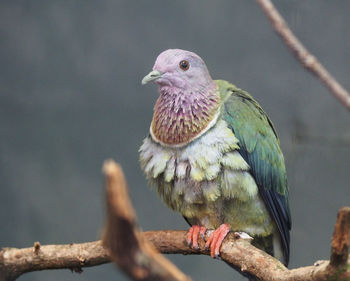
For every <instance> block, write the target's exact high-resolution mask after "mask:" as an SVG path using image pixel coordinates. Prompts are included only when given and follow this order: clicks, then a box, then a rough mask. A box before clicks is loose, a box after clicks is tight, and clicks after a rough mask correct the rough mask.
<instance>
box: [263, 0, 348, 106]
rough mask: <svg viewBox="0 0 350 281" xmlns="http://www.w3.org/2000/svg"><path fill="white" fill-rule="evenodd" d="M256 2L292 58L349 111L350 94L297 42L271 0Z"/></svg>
mask: <svg viewBox="0 0 350 281" xmlns="http://www.w3.org/2000/svg"><path fill="white" fill-rule="evenodd" d="M257 2H258V3H259V5H260V6H261V8H262V9H263V11H264V12H265V14H266V16H267V17H268V18H269V20H270V21H271V24H272V26H273V28H274V29H275V31H276V32H277V34H278V35H279V36H280V37H281V38H282V40H283V41H284V43H285V44H286V45H287V47H288V48H289V50H291V51H292V53H293V54H294V56H295V57H296V58H297V59H298V60H299V61H300V62H301V64H302V65H303V66H304V67H305V68H306V69H307V70H309V71H310V72H311V73H313V74H314V75H315V76H316V77H317V78H319V79H320V80H321V81H322V83H323V84H324V85H325V86H326V87H327V88H328V90H329V91H330V92H331V93H332V94H333V95H334V97H336V98H337V99H338V100H339V101H340V102H341V103H342V104H343V105H344V106H345V107H346V108H347V109H349V110H350V94H349V93H348V92H347V91H346V90H345V89H344V88H343V86H342V85H340V84H339V83H338V81H337V80H336V79H335V78H334V77H333V76H332V75H331V74H330V73H329V72H328V71H327V70H326V69H325V68H324V66H323V65H322V64H321V63H320V62H319V61H318V60H317V59H316V57H315V56H313V55H312V54H311V53H310V52H309V51H308V50H307V49H306V48H305V47H304V45H303V44H302V43H301V42H300V41H299V40H298V38H297V37H296V36H295V35H294V34H293V32H292V31H291V30H290V28H289V27H288V25H287V23H286V22H285V20H284V19H283V18H282V16H281V15H280V13H279V12H278V11H277V9H276V8H275V7H274V5H273V4H272V2H271V0H257Z"/></svg>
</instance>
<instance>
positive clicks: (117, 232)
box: [0, 162, 350, 281]
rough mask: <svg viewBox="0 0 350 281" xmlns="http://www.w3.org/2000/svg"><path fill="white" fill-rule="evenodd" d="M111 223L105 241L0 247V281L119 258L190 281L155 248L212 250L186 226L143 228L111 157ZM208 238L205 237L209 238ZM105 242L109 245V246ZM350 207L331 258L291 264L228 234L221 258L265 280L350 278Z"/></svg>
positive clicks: (150, 273) (133, 268)
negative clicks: (191, 237) (192, 239)
mask: <svg viewBox="0 0 350 281" xmlns="http://www.w3.org/2000/svg"><path fill="white" fill-rule="evenodd" d="M104 171H105V173H106V176H107V206H108V208H107V209H108V223H107V228H106V233H105V235H104V242H103V244H102V242H101V241H96V242H90V243H82V244H69V245H49V246H41V245H40V244H39V243H38V242H36V243H35V244H34V247H32V248H25V249H15V248H4V249H2V250H1V251H0V281H12V280H15V279H16V278H18V277H19V276H20V275H22V274H24V273H26V272H30V271H37V270H45V269H64V268H66V269H71V270H72V271H75V272H82V268H83V267H89V266H95V265H99V264H103V263H107V262H109V261H111V260H113V261H114V262H116V263H117V264H118V265H119V266H120V267H121V268H122V269H123V270H124V271H126V272H127V273H128V274H129V276H130V277H131V278H133V279H134V280H190V279H189V277H187V276H185V275H184V274H183V273H181V272H180V271H179V270H178V269H177V268H176V267H175V266H174V265H172V264H170V262H169V261H167V260H166V259H165V258H164V257H162V256H161V255H159V254H157V253H156V252H155V250H154V249H153V246H151V244H153V245H154V248H155V249H156V250H158V251H159V252H161V253H164V254H185V255H188V254H201V255H209V251H208V250H207V249H205V247H204V244H205V240H203V239H199V247H200V249H199V250H194V249H191V248H189V247H188V245H187V242H186V234H187V232H186V231H174V230H167V231H166V230H161V231H148V232H143V233H141V232H139V231H138V228H137V225H136V215H135V213H134V210H133V209H132V205H131V202H130V199H129V197H128V191H127V189H126V183H125V180H124V176H123V174H122V171H121V169H120V167H119V166H117V165H116V164H115V163H114V162H107V163H106V164H105V167H104ZM205 239H207V237H205ZM103 245H106V246H107V247H108V248H109V250H107V249H106V248H105V247H104V246H103ZM349 245H350V207H346V208H343V209H341V210H340V211H339V214H338V217H337V223H336V225H335V229H334V234H333V239H332V249H331V258H330V262H329V261H319V262H317V263H316V264H314V265H313V266H307V267H300V268H296V269H291V270H289V269H287V268H286V267H285V266H284V265H283V264H282V263H281V262H279V261H278V260H276V259H275V258H273V257H271V256H269V255H268V254H267V253H265V252H263V251H261V250H259V249H257V248H255V247H254V246H253V245H251V244H250V243H249V242H248V241H247V240H244V239H241V238H239V237H238V236H235V234H234V233H230V234H229V235H228V236H227V237H226V238H225V240H224V242H223V244H222V247H221V250H220V256H221V258H222V260H224V261H225V262H227V263H228V264H230V265H233V266H234V267H236V268H238V269H241V271H244V272H249V273H251V274H252V275H254V276H257V277H258V278H259V279H260V280H262V281H274V280H279V281H316V280H317V281H326V280H344V281H345V280H347V281H348V280H350V263H349V261H350V259H349V257H348V254H349V252H348V251H349Z"/></svg>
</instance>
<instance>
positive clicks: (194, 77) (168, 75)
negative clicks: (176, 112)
mask: <svg viewBox="0 0 350 281" xmlns="http://www.w3.org/2000/svg"><path fill="white" fill-rule="evenodd" d="M150 81H154V82H155V83H156V84H158V85H159V87H160V89H162V88H177V89H179V90H180V91H181V92H196V91H199V92H205V90H206V89H208V88H210V87H211V86H212V85H213V84H214V81H213V80H212V78H211V76H210V74H209V71H208V69H207V66H206V65H205V63H204V61H203V60H202V59H201V58H200V57H199V56H198V55H197V54H195V53H192V52H189V51H185V50H180V49H169V50H166V51H164V52H162V53H161V54H160V55H159V56H158V57H157V59H156V62H155V64H154V66H153V70H152V71H151V72H150V73H149V74H147V75H146V76H145V77H144V78H143V79H142V84H143V85H144V84H147V83H148V82H150Z"/></svg>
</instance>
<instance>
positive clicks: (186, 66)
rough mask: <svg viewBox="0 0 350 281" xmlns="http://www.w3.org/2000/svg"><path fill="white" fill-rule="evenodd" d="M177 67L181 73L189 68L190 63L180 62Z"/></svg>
mask: <svg viewBox="0 0 350 281" xmlns="http://www.w3.org/2000/svg"><path fill="white" fill-rule="evenodd" d="M179 66H180V68H181V69H182V70H183V71H186V70H187V69H189V68H190V63H189V62H188V61H187V60H182V61H180V63H179Z"/></svg>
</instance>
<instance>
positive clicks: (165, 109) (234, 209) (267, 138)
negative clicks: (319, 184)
mask: <svg viewBox="0 0 350 281" xmlns="http://www.w3.org/2000/svg"><path fill="white" fill-rule="evenodd" d="M151 81H152V82H154V83H155V84H157V86H158V92H159V97H158V99H157V101H156V103H155V105H154V112H153V117H152V122H151V125H150V129H149V134H148V136H147V137H146V138H145V139H144V141H143V143H142V145H141V147H140V149H139V153H140V165H141V169H142V170H143V172H144V174H145V176H146V178H147V180H148V182H149V184H150V186H151V187H152V188H154V189H155V190H156V191H157V192H158V194H159V196H160V197H161V199H162V200H163V201H164V202H165V204H166V205H167V206H168V207H169V208H171V209H172V210H174V211H177V212H179V213H180V214H181V215H182V216H183V217H184V218H185V220H186V221H187V222H188V223H189V225H190V228H189V231H188V234H187V242H188V244H189V246H191V247H193V248H194V249H198V239H199V236H200V235H201V236H203V235H204V233H205V232H206V231H207V230H212V234H211V235H210V237H209V239H208V240H207V241H206V244H205V246H206V247H208V248H210V255H211V256H212V257H214V258H215V257H216V258H218V257H219V255H220V246H221V244H222V242H223V240H224V238H225V237H226V235H227V234H228V233H229V232H230V231H235V232H243V233H247V234H248V235H250V236H251V237H253V241H252V244H253V245H254V246H256V247H258V248H260V249H262V250H263V251H265V252H267V253H268V254H270V255H272V256H274V257H276V258H277V259H279V260H280V261H281V262H283V263H284V264H285V265H286V266H287V265H288V262H289V254H290V230H291V214H290V208H289V200H288V198H289V188H288V183H287V174H286V168H285V163H284V157H283V153H282V151H281V147H280V141H279V138H278V136H277V133H276V129H275V127H274V125H273V123H272V121H271V120H270V118H269V117H268V116H267V114H266V113H265V111H264V110H263V109H262V108H261V106H260V105H259V103H258V102H257V101H256V100H255V99H254V98H253V97H252V96H251V95H250V94H249V93H248V92H246V91H244V90H242V89H240V88H238V87H236V86H235V85H234V84H232V83H230V82H227V81H225V80H213V79H212V77H211V75H210V73H209V71H208V68H207V66H206V64H205V62H204V61H203V59H202V58H201V57H200V56H199V55H197V54H195V53H193V52H190V51H186V50H181V49H168V50H165V51H163V52H162V53H160V54H159V56H158V57H157V59H156V61H155V64H154V66H153V69H152V71H151V72H150V73H149V74H147V75H146V76H145V77H144V78H143V79H142V84H143V85H144V84H147V83H149V82H151ZM254 280H255V279H254Z"/></svg>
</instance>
